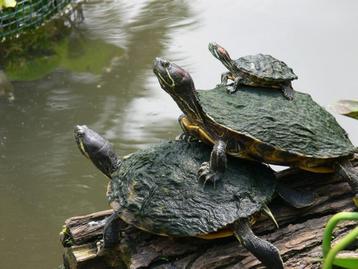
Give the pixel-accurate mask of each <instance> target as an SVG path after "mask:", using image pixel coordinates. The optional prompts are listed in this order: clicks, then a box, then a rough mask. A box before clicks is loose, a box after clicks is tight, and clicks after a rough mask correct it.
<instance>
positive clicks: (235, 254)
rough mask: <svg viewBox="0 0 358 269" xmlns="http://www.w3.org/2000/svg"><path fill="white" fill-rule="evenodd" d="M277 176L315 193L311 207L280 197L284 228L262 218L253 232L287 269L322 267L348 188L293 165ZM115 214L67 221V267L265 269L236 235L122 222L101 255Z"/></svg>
mask: <svg viewBox="0 0 358 269" xmlns="http://www.w3.org/2000/svg"><path fill="white" fill-rule="evenodd" d="M278 177H279V179H280V180H282V181H285V182H287V183H288V182H289V184H290V186H294V187H296V188H298V189H300V190H305V191H308V192H315V193H316V194H317V196H316V201H315V203H314V205H313V206H311V207H309V208H303V209H294V208H292V207H290V206H289V205H287V204H285V202H283V201H282V200H281V199H280V198H279V197H276V198H275V199H274V200H273V201H272V203H271V204H270V208H271V210H272V212H273V214H274V216H275V217H276V219H277V221H278V223H279V225H280V228H279V229H277V228H276V227H275V225H274V224H273V223H272V222H271V221H270V220H269V219H268V218H267V217H265V216H261V217H260V218H259V219H258V220H257V222H256V223H255V224H254V225H253V230H254V232H255V234H257V235H259V236H260V237H261V238H263V239H266V240H268V241H270V242H271V243H273V244H274V245H275V246H276V247H277V248H278V249H279V250H280V253H281V256H282V258H283V261H284V263H285V268H300V269H301V268H302V269H303V268H305V269H306V268H320V267H321V260H322V249H321V244H322V235H323V230H324V227H325V224H326V223H327V221H328V219H329V218H330V217H331V216H332V215H333V214H335V213H337V212H340V211H353V210H355V207H354V205H353V202H352V193H351V191H350V187H349V186H348V184H347V183H346V182H344V181H342V180H341V179H337V178H335V177H334V176H333V175H322V174H313V173H308V172H303V171H299V172H297V171H295V170H294V169H290V170H285V171H283V172H280V173H278ZM111 213H112V210H106V211H101V212H97V213H93V214H89V215H86V216H80V217H73V218H70V219H68V220H66V222H65V226H66V231H65V233H63V234H62V236H61V241H62V243H63V245H64V246H65V253H64V263H65V266H66V268H70V269H80V268H86V269H89V268H97V269H99V268H130V269H139V268H161V269H169V268H170V269H172V268H188V269H194V268H195V269H205V268H210V269H212V268H220V269H222V268H235V269H239V268H245V269H246V268H264V267H262V265H261V263H260V262H259V261H258V260H257V259H256V258H255V257H254V256H253V255H252V254H251V253H249V252H247V251H246V250H245V249H244V248H243V247H242V246H240V244H239V242H238V241H237V240H236V239H235V238H234V237H231V238H224V239H216V240H202V239H198V238H169V237H162V236H156V235H152V234H149V233H146V232H143V231H140V230H138V229H136V228H134V227H132V226H129V225H127V224H126V223H124V222H122V221H120V222H119V225H120V230H121V234H120V238H121V239H120V242H119V244H118V246H117V247H116V249H114V250H112V251H110V252H108V253H106V254H105V255H104V256H102V257H98V256H97V255H96V251H97V249H96V244H95V241H96V240H98V239H100V238H101V236H102V231H103V226H104V223H105V221H104V220H105V218H106V217H108V216H109V215H110V214H111ZM355 226H356V223H354V222H344V223H342V224H341V225H339V226H338V227H337V229H336V230H335V238H336V239H335V240H337V239H339V238H340V237H341V236H343V235H344V234H346V233H347V232H348V231H350V230H351V229H353V228H354V227H355Z"/></svg>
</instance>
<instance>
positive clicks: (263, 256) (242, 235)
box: [234, 219, 284, 269]
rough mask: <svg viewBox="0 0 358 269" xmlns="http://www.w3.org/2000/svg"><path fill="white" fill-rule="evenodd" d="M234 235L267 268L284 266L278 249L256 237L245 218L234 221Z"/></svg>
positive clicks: (274, 268) (276, 268)
mask: <svg viewBox="0 0 358 269" xmlns="http://www.w3.org/2000/svg"><path fill="white" fill-rule="evenodd" d="M234 235H235V237H236V238H237V239H238V240H239V241H240V242H241V244H242V245H243V246H244V247H245V248H246V249H247V250H248V251H250V252H251V253H252V254H253V255H254V256H255V257H256V258H257V259H259V260H260V261H261V262H262V263H263V264H264V265H265V266H266V267H267V268H268V269H283V268H284V267H283V261H282V258H281V255H280V252H279V251H278V249H277V248H276V247H275V246H274V245H273V244H271V243H270V242H268V241H266V240H263V239H261V238H259V237H257V236H256V235H255V234H254V233H253V232H252V230H251V228H250V225H249V222H248V220H247V219H240V220H238V221H236V222H235V223H234Z"/></svg>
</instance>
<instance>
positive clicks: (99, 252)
mask: <svg viewBox="0 0 358 269" xmlns="http://www.w3.org/2000/svg"><path fill="white" fill-rule="evenodd" d="M96 248H97V253H96V255H97V256H103V255H104V252H105V247H104V240H103V239H101V240H98V241H97V242H96Z"/></svg>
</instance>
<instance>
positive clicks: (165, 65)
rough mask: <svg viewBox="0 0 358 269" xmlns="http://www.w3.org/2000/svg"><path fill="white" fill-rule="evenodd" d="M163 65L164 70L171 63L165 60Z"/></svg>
mask: <svg viewBox="0 0 358 269" xmlns="http://www.w3.org/2000/svg"><path fill="white" fill-rule="evenodd" d="M162 64H163V67H164V68H167V67H168V66H169V64H170V63H169V62H168V61H167V60H163V62H162Z"/></svg>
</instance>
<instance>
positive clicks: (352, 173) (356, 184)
mask: <svg viewBox="0 0 358 269" xmlns="http://www.w3.org/2000/svg"><path fill="white" fill-rule="evenodd" d="M337 173H338V175H339V176H341V177H342V178H343V179H345V180H346V181H347V182H348V184H349V185H350V186H351V188H352V192H353V193H354V197H353V202H354V204H355V205H356V206H357V207H358V171H357V170H356V169H355V168H354V167H353V165H352V163H351V162H350V161H349V160H345V161H343V162H340V163H338V164H337Z"/></svg>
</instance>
